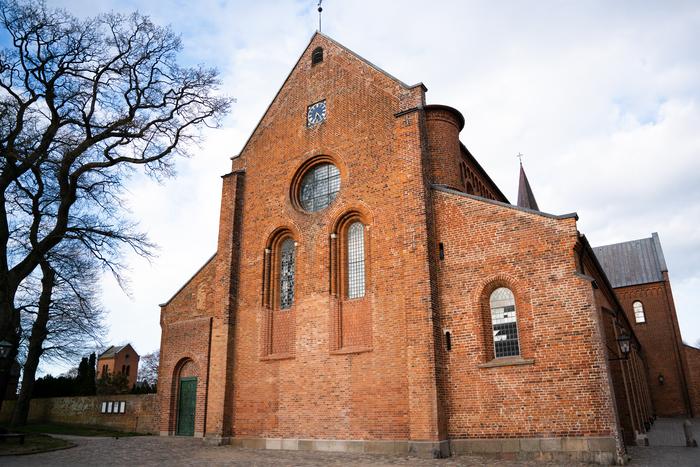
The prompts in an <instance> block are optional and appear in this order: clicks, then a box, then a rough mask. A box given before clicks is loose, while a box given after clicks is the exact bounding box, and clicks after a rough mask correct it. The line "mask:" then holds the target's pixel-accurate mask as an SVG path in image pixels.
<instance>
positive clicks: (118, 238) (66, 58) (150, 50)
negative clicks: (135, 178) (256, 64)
mask: <svg viewBox="0 0 700 467" xmlns="http://www.w3.org/2000/svg"><path fill="white" fill-rule="evenodd" d="M0 23H2V25H3V26H4V27H5V29H6V30H7V32H8V34H9V37H10V38H11V46H10V47H8V48H6V49H4V50H2V51H1V52H0V155H1V156H2V157H0V340H3V339H4V340H8V341H9V342H11V343H12V344H13V351H12V353H11V358H10V359H7V360H5V361H3V362H0V395H3V394H5V388H6V385H7V375H8V374H9V373H8V371H7V370H8V368H9V365H10V364H11V362H12V361H13V360H14V358H15V356H16V355H17V351H18V348H19V344H20V339H21V336H22V319H21V318H22V316H21V310H20V309H18V308H17V306H16V298H17V293H18V290H19V288H20V286H21V284H22V283H23V281H25V280H26V279H27V278H28V277H29V276H30V275H31V274H32V273H33V271H35V270H36V269H37V268H40V267H41V265H42V262H45V261H47V260H49V259H48V258H49V256H50V253H51V252H52V251H53V250H54V249H55V248H56V247H57V246H58V245H59V244H60V243H61V242H63V241H65V240H66V239H71V240H75V241H78V242H80V243H82V244H83V245H84V246H85V247H86V248H87V249H88V250H89V251H90V252H91V254H92V255H94V256H95V257H96V258H98V259H100V260H101V261H103V263H104V264H105V265H107V267H110V268H111V267H112V264H113V261H114V260H115V259H117V258H118V255H116V254H115V253H116V252H117V251H118V250H119V248H120V247H121V245H128V246H131V247H132V248H134V249H135V250H136V252H137V253H140V254H143V253H147V248H146V249H144V242H145V236H143V235H138V234H134V230H133V227H134V226H133V225H129V224H124V223H123V222H121V221H120V216H118V215H117V213H118V212H119V209H120V202H119V200H120V194H121V193H120V190H121V188H122V187H123V184H124V182H125V180H126V178H127V177H128V176H129V175H130V173H132V172H133V171H134V170H135V168H136V167H139V166H140V167H143V168H144V169H145V171H146V173H148V174H150V175H153V176H155V177H160V176H167V175H170V174H171V173H172V172H171V171H172V164H173V158H174V156H176V155H178V154H179V155H187V153H188V148H189V147H190V144H189V143H190V142H193V141H195V140H196V138H197V135H198V133H197V129H198V128H201V126H202V125H217V124H218V121H219V118H220V117H221V116H223V115H224V114H225V113H226V112H227V111H228V109H229V107H230V105H231V103H232V100H231V99H229V98H226V97H221V96H219V95H217V89H218V85H219V80H218V74H217V72H216V71H215V70H213V69H206V68H203V67H195V68H183V67H181V66H179V65H178V64H177V60H176V58H177V53H178V52H179V50H180V49H181V42H180V40H179V38H178V37H177V36H176V35H175V34H174V33H173V32H172V31H171V30H170V29H169V28H163V27H159V26H157V25H154V24H153V23H152V22H151V21H150V20H149V19H148V18H147V17H144V16H142V15H140V14H138V13H135V14H132V15H130V16H122V15H117V14H106V15H100V16H98V17H95V18H90V19H86V20H78V19H76V18H74V17H72V16H71V15H69V14H68V13H66V12H65V11H63V10H52V9H48V8H47V7H46V6H45V4H44V3H43V2H37V1H0ZM48 276H49V273H48V272H45V271H43V269H42V277H48ZM47 325H48V324H47ZM0 403H1V400H0Z"/></svg>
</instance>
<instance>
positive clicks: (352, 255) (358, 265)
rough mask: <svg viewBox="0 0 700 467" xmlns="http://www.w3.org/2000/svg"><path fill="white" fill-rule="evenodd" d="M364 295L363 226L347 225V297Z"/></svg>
mask: <svg viewBox="0 0 700 467" xmlns="http://www.w3.org/2000/svg"><path fill="white" fill-rule="evenodd" d="M364 296H365V226H364V225H362V222H359V221H358V222H353V223H352V224H350V227H348V298H360V297H364Z"/></svg>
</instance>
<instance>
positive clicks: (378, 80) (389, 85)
mask: <svg viewBox="0 0 700 467" xmlns="http://www.w3.org/2000/svg"><path fill="white" fill-rule="evenodd" d="M318 47H321V48H322V49H323V61H322V62H320V63H317V64H312V53H313V51H314V50H315V49H317V48H318ZM329 63H330V65H329ZM331 67H332V68H334V69H338V70H346V71H347V70H349V69H352V68H354V70H353V71H354V72H355V73H359V74H360V75H361V76H362V79H363V81H364V82H365V84H366V85H367V86H372V87H373V88H375V89H376V90H377V91H378V92H380V93H383V94H387V95H390V96H394V97H396V96H399V99H400V98H402V97H405V98H406V99H405V104H404V105H403V106H401V108H400V109H399V110H398V111H401V110H406V109H409V108H412V107H416V106H419V105H422V104H423V103H424V102H423V101H424V93H425V91H427V88H426V87H425V86H424V85H423V83H417V84H414V85H408V84H406V83H404V82H403V81H401V80H399V79H398V78H396V77H394V76H392V75H390V74H389V73H387V72H386V71H384V70H382V69H381V68H379V67H378V66H376V65H374V64H373V63H372V62H370V61H369V60H366V59H364V58H362V57H361V56H360V55H358V54H356V53H355V52H353V51H351V50H350V49H348V48H347V47H345V46H343V45H342V44H340V43H338V42H336V41H335V40H333V39H331V38H330V37H328V36H326V35H324V34H322V33H320V32H318V31H317V32H315V33H314V35H313V36H312V37H311V40H310V41H309V43H308V45H307V46H306V48H305V49H304V51H303V52H302V54H301V56H300V57H299V59H298V60H297V61H296V63H295V65H294V67H293V68H292V70H291V71H290V72H289V74H288V75H287V77H286V78H285V80H284V82H283V83H282V86H281V87H280V89H279V90H278V91H277V93H276V94H275V96H274V98H273V99H272V101H271V102H270V105H269V106H268V107H267V109H265V112H264V113H263V115H262V117H261V118H260V120H259V121H258V123H257V125H256V126H255V129H254V130H253V132H252V133H251V135H250V136H249V137H248V139H247V140H246V142H245V143H244V145H243V148H242V149H241V151H240V154H239V156H238V157H242V156H244V155H245V153H246V152H247V150H248V149H249V146H250V143H251V142H252V141H253V140H255V139H256V137H257V136H258V135H259V133H261V132H264V131H265V130H266V129H267V126H268V125H269V122H270V121H271V120H274V119H276V118H279V117H280V114H286V115H289V114H290V113H293V114H294V115H295V116H297V117H299V118H301V119H303V118H304V114H305V112H304V111H305V109H291V108H290V107H289V106H288V104H289V100H290V97H291V95H294V97H298V94H299V92H304V91H306V92H305V94H307V95H310V96H313V95H316V96H319V87H322V84H319V85H314V84H313V83H309V81H308V80H305V78H308V75H309V74H311V75H316V76H314V77H315V78H318V75H322V74H323V71H325V70H327V69H328V68H331ZM334 78H336V77H334ZM325 81H326V80H323V82H325ZM318 83H321V81H318ZM300 85H301V86H300ZM338 85H342V83H340V82H339V83H338ZM295 88H296V89H295ZM304 88H305V89H304ZM307 102H308V103H309V104H312V103H315V102H317V101H316V100H314V97H310V98H309V99H307ZM235 158H236V157H235V156H234V158H232V159H235Z"/></svg>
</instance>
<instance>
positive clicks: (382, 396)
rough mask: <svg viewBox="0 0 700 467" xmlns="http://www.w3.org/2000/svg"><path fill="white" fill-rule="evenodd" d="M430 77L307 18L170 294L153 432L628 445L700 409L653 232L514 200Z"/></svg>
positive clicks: (518, 445) (552, 449)
mask: <svg viewBox="0 0 700 467" xmlns="http://www.w3.org/2000/svg"><path fill="white" fill-rule="evenodd" d="M426 91H427V89H426V87H425V86H424V85H423V84H421V83H419V84H416V85H412V86H411V85H407V84H405V83H403V82H401V81H400V80H398V79H397V78H394V77H393V76H391V75H389V74H388V73H386V72H385V71H383V70H381V69H379V68H378V67H376V66H375V65H373V64H372V63H370V62H368V61H367V60H365V59H363V58H362V57H360V56H358V55H356V54H355V53H353V52H352V51H350V50H348V49H347V48H345V47H344V46H342V45H340V44H338V43H337V42H335V41H334V40H332V39H330V38H329V37H327V36H324V35H323V34H321V33H316V34H314V36H313V37H312V39H311V41H310V43H309V45H308V46H307V48H306V49H305V50H304V52H303V53H302V55H301V57H300V58H299V61H298V62H297V63H296V65H295V66H294V68H293V69H292V71H291V73H290V74H289V76H288V77H287V79H286V81H285V82H284V84H283V85H282V87H281V89H280V90H279V92H278V93H277V95H276V96H275V97H274V99H273V100H272V103H271V104H270V106H269V107H268V109H267V110H266V112H265V114H264V115H263V117H262V119H261V120H260V122H259V123H258V125H257V127H256V129H255V131H254V132H253V134H252V135H251V137H250V138H249V139H248V141H247V142H246V143H245V145H244V147H243V148H242V150H241V152H240V154H239V155H238V156H236V157H234V158H233V159H232V167H231V172H230V173H228V174H226V175H224V176H223V177H222V178H223V187H222V199H221V212H220V224H219V235H218V246H217V251H216V253H215V254H214V256H212V257H211V258H210V259H209V260H208V261H207V262H206V263H205V264H204V265H203V266H202V268H201V269H200V270H199V271H197V272H196V274H195V275H194V276H193V277H192V278H191V279H190V280H189V281H187V283H185V285H183V286H182V288H181V289H180V290H179V291H178V292H177V293H176V294H175V296H173V297H172V298H171V299H170V300H169V301H168V302H167V303H165V304H163V305H161V327H162V338H161V364H160V378H159V389H160V390H159V395H160V401H161V402H160V403H161V434H163V435H176V434H179V435H194V436H201V437H204V438H205V439H206V440H207V441H209V442H212V443H228V444H234V445H238V446H248V447H258V448H268V449H305V450H309V449H314V450H340V451H353V452H378V453H396V454H413V455H418V456H427V457H442V456H447V455H450V454H458V453H490V454H497V455H500V456H503V457H506V458H511V459H516V458H538V459H553V460H559V461H566V460H583V461H593V462H599V463H612V462H621V461H622V460H623V459H624V456H625V445H626V444H633V443H638V442H643V440H644V434H645V433H646V431H647V430H648V429H649V427H650V426H651V424H652V423H653V420H654V417H655V416H656V415H664V416H692V413H696V414H697V413H699V412H700V381H697V379H698V378H700V371H698V369H699V368H700V355H698V354H700V351H698V350H697V349H694V348H692V347H687V346H684V345H683V344H682V342H681V339H680V331H679V329H678V323H677V320H676V315H675V309H674V305H673V298H672V295H671V289H670V283H669V280H668V272H667V268H666V263H665V260H664V256H663V251H662V249H661V243H660V240H659V237H658V236H657V235H656V234H654V235H652V237H651V238H648V239H644V240H637V241H634V242H627V243H623V244H618V245H609V246H605V247H600V248H592V247H591V246H590V245H589V243H588V241H587V239H586V237H585V236H584V235H582V234H581V233H579V231H578V230H577V224H576V222H577V219H578V217H577V215H576V214H575V213H571V214H564V215H553V214H548V213H545V212H543V211H540V210H539V208H538V206H537V203H536V202H535V198H534V195H533V192H532V189H531V188H530V186H529V184H528V182H527V178H526V176H525V173H524V171H523V170H522V168H521V186H520V193H519V202H518V205H512V204H510V203H509V201H508V200H507V199H506V197H505V196H504V195H503V193H502V192H501V190H500V189H499V188H498V187H497V186H496V185H495V184H494V182H493V181H492V180H491V178H490V177H489V176H488V174H487V173H486V172H485V171H484V169H483V168H482V167H481V165H479V163H478V162H477V160H476V159H475V157H474V156H473V155H472V154H471V153H470V152H469V150H468V149H467V147H466V146H465V145H464V144H463V143H461V142H460V139H459V133H460V130H462V128H463V127H464V124H465V121H464V117H463V116H462V115H461V114H460V112H459V111H457V110H456V109H453V108H451V107H448V106H445V105H429V104H426V98H425V96H426ZM690 368H694V369H695V371H689V369H690ZM691 376H693V377H694V378H695V381H692V380H691Z"/></svg>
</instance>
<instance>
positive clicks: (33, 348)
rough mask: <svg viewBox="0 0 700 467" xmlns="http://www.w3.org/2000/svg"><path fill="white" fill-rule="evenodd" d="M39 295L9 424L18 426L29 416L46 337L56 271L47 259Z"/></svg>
mask: <svg viewBox="0 0 700 467" xmlns="http://www.w3.org/2000/svg"><path fill="white" fill-rule="evenodd" d="M41 273H42V278H41V295H40V296H39V309H38V313H37V317H36V320H34V325H32V334H31V336H30V337H29V350H28V352H27V361H26V362H25V363H24V372H23V374H22V388H21V389H20V391H19V397H18V398H17V405H15V410H14V412H12V420H11V421H10V426H13V427H15V426H20V425H26V424H27V417H28V416H29V403H30V402H31V398H32V389H33V388H34V381H35V379H36V369H37V367H38V366H39V359H40V358H41V354H42V353H43V352H44V349H43V345H44V339H46V336H47V332H46V325H47V323H48V322H49V309H50V307H51V294H52V293H53V286H54V278H55V275H56V273H55V272H54V270H53V269H51V266H49V263H48V262H47V261H42V262H41Z"/></svg>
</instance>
